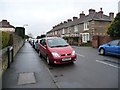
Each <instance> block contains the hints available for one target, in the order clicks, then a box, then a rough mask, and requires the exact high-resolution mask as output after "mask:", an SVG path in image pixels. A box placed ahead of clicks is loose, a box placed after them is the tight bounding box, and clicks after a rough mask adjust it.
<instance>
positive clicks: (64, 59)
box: [62, 58, 71, 61]
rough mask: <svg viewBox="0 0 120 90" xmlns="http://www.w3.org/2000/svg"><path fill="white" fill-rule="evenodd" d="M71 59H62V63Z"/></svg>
mask: <svg viewBox="0 0 120 90" xmlns="http://www.w3.org/2000/svg"><path fill="white" fill-rule="evenodd" d="M69 60H71V58H63V59H62V61H69Z"/></svg>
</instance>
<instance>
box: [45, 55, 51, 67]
mask: <svg viewBox="0 0 120 90" xmlns="http://www.w3.org/2000/svg"><path fill="white" fill-rule="evenodd" d="M46 61H47V64H48V65H50V64H51V63H50V59H49V57H48V56H46Z"/></svg>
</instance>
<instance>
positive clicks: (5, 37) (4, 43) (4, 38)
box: [2, 31, 10, 48]
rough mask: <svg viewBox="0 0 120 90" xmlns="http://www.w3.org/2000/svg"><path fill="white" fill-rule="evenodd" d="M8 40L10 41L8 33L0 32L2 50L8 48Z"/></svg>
mask: <svg viewBox="0 0 120 90" xmlns="http://www.w3.org/2000/svg"><path fill="white" fill-rule="evenodd" d="M9 39H10V33H9V32H4V31H2V48H5V47H7V46H8V43H9Z"/></svg>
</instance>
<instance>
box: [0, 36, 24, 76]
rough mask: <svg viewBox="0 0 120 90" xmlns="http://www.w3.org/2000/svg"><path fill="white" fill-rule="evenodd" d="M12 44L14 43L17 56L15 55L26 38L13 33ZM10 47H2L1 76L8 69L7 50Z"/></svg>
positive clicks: (14, 52) (0, 57)
mask: <svg viewBox="0 0 120 90" xmlns="http://www.w3.org/2000/svg"><path fill="white" fill-rule="evenodd" d="M11 36H12V41H11V42H12V45H13V56H14V57H15V55H16V54H17V52H18V51H19V50H20V48H21V47H22V46H23V45H24V40H23V39H22V38H21V37H19V36H17V35H15V34H12V35H11ZM7 49H8V47H6V48H4V49H2V50H1V51H0V52H2V53H0V78H1V76H2V74H3V73H4V71H5V70H6V69H7V67H8V52H7ZM10 58H11V53H10Z"/></svg>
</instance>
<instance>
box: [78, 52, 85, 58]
mask: <svg viewBox="0 0 120 90" xmlns="http://www.w3.org/2000/svg"><path fill="white" fill-rule="evenodd" d="M76 54H77V55H78V56H80V57H85V56H84V55H81V54H79V53H76Z"/></svg>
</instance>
